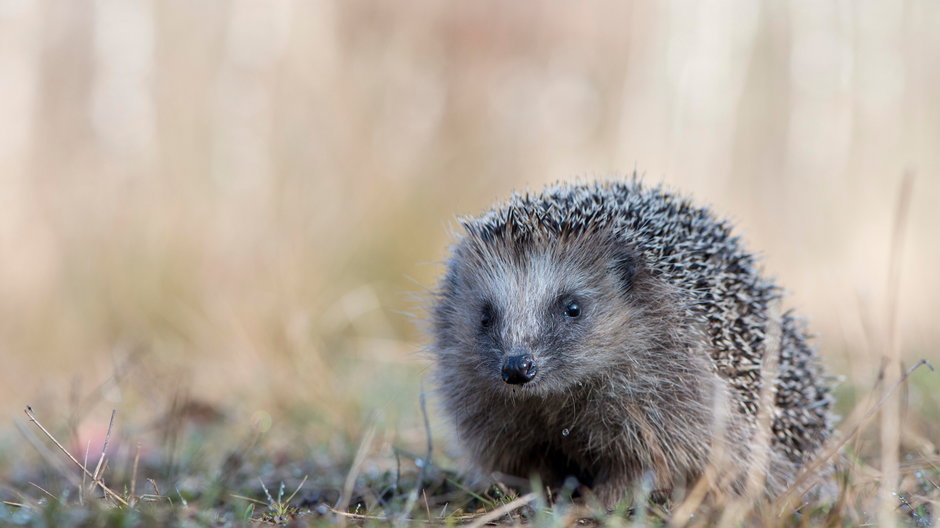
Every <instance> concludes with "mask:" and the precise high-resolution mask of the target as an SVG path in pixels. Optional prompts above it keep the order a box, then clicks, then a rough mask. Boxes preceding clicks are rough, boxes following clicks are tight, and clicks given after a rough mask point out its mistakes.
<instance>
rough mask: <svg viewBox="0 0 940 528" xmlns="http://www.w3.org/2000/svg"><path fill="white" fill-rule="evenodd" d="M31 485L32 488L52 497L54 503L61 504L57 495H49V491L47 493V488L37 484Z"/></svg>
mask: <svg viewBox="0 0 940 528" xmlns="http://www.w3.org/2000/svg"><path fill="white" fill-rule="evenodd" d="M29 485H30V486H32V487H34V488H36V489H38V490H39V491H41V492H43V493H45V494H46V495H48V496H50V497H52V500H54V501H56V502H59V498H58V497H56V496H55V495H53V494H51V493H49V492H48V491H46V490H45V488H43V487H42V486H40V485H39V484H36V483H35V482H30V483H29Z"/></svg>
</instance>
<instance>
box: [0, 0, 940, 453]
mask: <svg viewBox="0 0 940 528" xmlns="http://www.w3.org/2000/svg"><path fill="white" fill-rule="evenodd" d="M938 94H940V4H937V3H936V2H934V1H932V0H911V1H907V2H889V1H864V2H810V1H795V2H789V3H780V2H770V1H763V2H755V1H751V0H727V1H710V0H709V1H705V2H695V1H688V0H686V1H670V2H660V3H650V2H604V1H598V2H581V3H564V2H549V1H536V2H526V3H509V2H497V1H489V0H487V1H480V2H462V3H442V2H433V1H430V0H406V1H398V2H377V1H369V0H351V1H344V2H329V1H294V2H287V1H275V2H258V1H247V0H243V1H207V2H195V3H194V2H184V1H179V0H167V1H163V0H161V1H149V2H148V1H143V0H94V1H92V0H67V1H64V0H44V1H29V0H0V116H2V123H0V423H2V424H3V425H0V431H3V432H2V433H0V439H2V440H0V442H3V443H6V446H7V447H11V446H14V445H20V444H21V443H22V439H20V438H19V435H18V434H16V433H15V430H14V428H13V427H12V425H11V424H12V422H13V421H14V420H16V421H20V422H22V421H23V419H22V414H21V413H22V409H23V407H24V406H25V405H26V404H32V405H33V407H34V408H36V409H37V412H40V413H41V416H46V417H48V418H49V421H55V420H64V419H66V417H69V416H74V415H75V410H76V409H77V408H81V409H82V412H83V417H84V418H83V420H84V421H83V423H89V424H91V425H89V426H88V427H91V428H92V429H94V428H95V427H97V428H99V430H100V428H101V427H106V425H107V419H108V417H109V414H110V409H111V408H117V409H119V413H120V414H119V422H120V421H121V420H123V423H125V424H126V423H128V422H131V423H134V422H136V423H138V424H139V425H140V427H145V424H147V423H148V420H151V419H158V418H159V417H160V416H161V415H162V413H164V412H165V411H166V409H167V408H168V407H171V406H172V405H174V404H173V403H172V402H173V401H178V396H177V395H179V394H185V395H186V398H189V399H192V400H194V401H199V402H205V403H206V404H207V405H209V406H210V408H211V407H216V408H219V409H224V410H225V412H227V413H230V414H228V416H231V417H233V418H234V419H235V420H238V421H240V422H241V423H246V424H247V423H251V424H254V427H257V428H259V430H268V429H270V428H272V427H274V428H278V427H285V426H284V425H282V424H284V423H287V424H289V425H288V426H287V427H294V426H295V424H297V423H298V421H297V417H296V414H297V413H301V414H303V418H302V420H300V421H301V422H303V423H306V424H309V425H310V426H309V428H307V427H304V428H301V429H302V431H303V432H304V434H308V435H310V436H306V437H305V438H306V439H307V441H310V442H314V441H320V440H329V439H330V438H333V437H334V435H335V434H337V433H336V432H337V431H338V432H340V434H342V435H347V436H345V437H348V438H354V437H356V436H357V435H358V434H360V433H359V431H360V428H361V427H362V425H363V424H364V423H366V422H368V421H370V420H374V419H376V418H375V416H379V417H380V418H378V419H379V420H380V421H382V422H383V423H384V424H386V425H387V429H386V430H387V431H388V432H387V433H386V434H387V435H390V438H391V437H395V436H396V435H404V436H407V437H408V438H404V439H402V440H401V441H403V442H405V443H406V444H407V443H409V442H410V443H414V444H415V445H419V446H420V445H421V441H422V439H423V432H422V431H421V427H420V421H421V418H420V413H419V411H418V394H419V392H420V391H421V383H422V378H423V374H424V370H425V367H424V364H423V363H422V360H421V358H420V356H419V354H418V352H419V350H420V349H421V347H422V343H423V341H424V337H423V335H422V333H421V330H420V325H418V324H416V323H415V321H414V318H413V317H412V315H414V316H415V317H416V318H418V319H420V316H421V306H420V299H421V297H422V296H424V295H425V293H424V290H425V289H426V288H431V287H433V285H434V283H435V279H436V277H437V276H438V275H439V274H440V272H441V270H442V267H441V264H440V262H441V261H442V259H443V258H444V257H445V255H446V247H447V245H448V243H449V241H450V234H449V233H450V230H451V229H452V228H453V226H454V222H453V219H454V217H455V215H458V214H474V213H477V212H479V211H480V210H481V209H483V208H485V207H486V206H488V205H489V204H490V203H492V202H493V201H494V200H496V199H499V198H502V197H505V196H506V195H507V193H509V192H511V191H512V190H514V189H526V188H531V189H538V188H539V187H541V186H542V185H543V184H544V183H547V182H552V181H555V180H566V179H571V178H573V177H582V178H592V177H606V176H609V175H617V174H620V175H623V174H628V173H630V172H632V171H633V170H634V169H637V170H638V171H639V172H640V173H642V174H644V175H645V178H646V180H647V181H649V182H653V183H655V182H660V181H663V182H665V183H666V184H667V185H669V186H672V187H674V188H677V189H681V190H683V191H684V192H687V193H689V194H691V195H693V196H694V197H695V198H696V199H697V200H698V201H700V202H703V203H709V204H712V205H713V206H714V208H715V209H716V210H717V211H719V212H721V214H725V215H728V216H730V217H732V218H733V219H735V220H736V222H737V223H738V225H739V227H740V230H741V232H742V233H743V234H744V235H745V236H746V238H747V239H748V241H749V244H750V246H751V247H752V248H753V249H754V250H755V251H758V252H760V253H761V254H762V255H763V256H764V263H765V267H766V269H767V270H768V272H769V273H770V274H772V275H774V276H776V277H778V278H779V280H780V282H781V283H782V284H784V285H785V286H786V287H787V288H788V290H789V292H790V297H789V299H790V300H789V303H788V304H789V306H792V307H796V308H797V309H798V311H799V312H800V313H801V314H802V315H804V316H806V317H807V318H809V319H810V320H811V329H812V331H813V332H814V333H816V334H817V335H818V339H817V340H816V344H817V345H818V347H819V348H820V349H821V350H822V351H823V354H824V356H825V357H826V361H827V362H828V363H829V364H830V366H831V370H832V371H833V372H834V373H836V374H839V375H844V376H845V377H846V379H847V381H846V382H845V383H844V385H843V389H842V393H844V395H845V396H846V397H847V398H851V395H852V392H853V391H867V390H869V389H870V387H871V386H872V384H873V383H874V381H875V378H876V376H877V372H878V367H879V365H880V361H881V357H882V355H883V354H884V351H885V349H886V347H887V346H888V342H887V340H888V334H887V333H886V332H887V330H886V329H887V328H888V327H889V322H890V319H891V314H890V313H889V310H888V305H889V303H888V301H887V299H888V297H887V296H888V294H889V292H890V291H891V290H892V289H891V288H890V287H889V286H888V281H887V276H888V265H889V262H890V259H891V258H892V256H891V255H890V251H889V247H890V239H891V230H892V226H893V216H894V210H895V204H896V200H897V198H896V196H897V194H898V190H899V186H900V183H899V182H900V181H901V178H902V175H903V174H904V173H905V172H911V173H913V174H914V176H915V182H914V196H913V200H912V202H911V204H910V208H909V211H908V213H909V222H908V227H907V229H906V231H905V237H904V246H903V248H904V251H903V255H900V256H898V258H899V259H900V263H901V265H902V268H901V278H900V287H899V289H898V294H899V299H900V301H899V305H898V313H897V318H898V321H899V323H898V324H899V326H898V328H899V336H900V342H901V347H902V353H903V356H904V358H905V361H907V362H908V364H910V363H911V362H912V361H914V360H917V359H920V358H922V357H927V358H929V359H932V360H933V361H934V362H935V363H937V362H938V353H937V344H938V343H940V325H937V314H938V313H940V274H938V273H937V270H938V269H940V236H938V234H937V231H938V228H940V207H937V203H938V200H940V97H938ZM415 297H417V299H418V300H415ZM128 358H131V359H128ZM116 370H117V372H118V374H119V376H118V378H120V379H119V382H117V383H113V382H111V381H109V380H111V379H112V378H113V377H114V375H115V371H116ZM924 372H926V371H924ZM924 372H919V373H918V374H917V375H915V378H916V379H915V380H914V381H915V383H914V384H913V385H912V386H911V388H910V390H909V391H908V395H907V397H908V399H909V400H910V401H911V402H912V405H915V406H916V407H917V409H918V410H927V412H929V413H931V415H932V416H938V414H940V413H938V411H937V409H938V407H940V396H938V395H937V393H936V390H935V388H936V386H937V375H936V374H932V375H931V374H926V373H924ZM843 405H846V404H843ZM843 408H845V407H843ZM918 412H920V411H918ZM290 413H294V414H290ZM376 413H377V414H376ZM285 414H286V415H288V416H293V418H292V419H293V421H287V422H284V421H282V419H283V417H284V416H285ZM905 427H912V428H916V429H918V432H917V434H915V435H913V436H905V438H908V439H911V438H914V439H922V440H923V441H925V442H926V441H927V439H931V438H932V439H934V441H936V439H937V438H940V426H938V424H937V422H936V421H935V420H933V421H931V420H919V421H914V422H907V423H906V424H905ZM8 433H9V434H8ZM435 433H436V434H437V433H438V430H436V431H435ZM298 434H299V433H298ZM408 435H410V436H408ZM389 441H392V440H389ZM77 445H80V446H82V447H84V444H83V443H81V442H79V443H78V444H77ZM2 447H3V445H2V444H0V461H2V459H3V458H4V457H9V458H18V457H19V456H20V455H19V454H17V453H18V450H13V449H3V448H2ZM911 447H913V446H911ZM344 449H346V450H352V451H354V450H355V445H352V446H351V447H346V448H344Z"/></svg>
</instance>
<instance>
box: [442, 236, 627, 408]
mask: <svg viewBox="0 0 940 528" xmlns="http://www.w3.org/2000/svg"><path fill="white" fill-rule="evenodd" d="M618 246H620V245H618V244H611V243H610V241H608V240H603V239H598V238H591V237H587V236H585V237H581V238H569V239H565V240H562V239H559V240H555V241H552V242H550V243H546V241H544V240H540V241H538V243H526V242H520V241H518V240H490V241H486V243H484V244H481V243H479V241H477V240H475V239H471V240H469V241H465V243H464V244H463V245H462V246H459V247H458V248H457V250H456V251H457V252H456V253H455V258H454V259H453V260H452V262H451V269H450V273H449V275H448V279H447V280H445V291H444V292H443V295H442V302H441V303H440V304H439V305H438V307H437V313H436V314H435V319H436V321H435V322H436V329H437V334H438V343H437V347H436V349H437V352H438V355H439V358H438V361H446V362H448V363H450V365H449V366H448V368H447V369H446V370H447V371H448V372H453V373H454V376H459V377H460V379H461V380H462V381H464V382H466V381H468V380H473V382H474V383H475V384H476V385H477V386H478V387H485V386H489V387H491V388H493V389H494V390H497V391H504V392H510V393H514V394H518V393H519V391H523V392H524V393H532V394H539V395H547V394H551V393H556V392H561V391H565V390H568V388H569V387H571V386H572V385H576V384H580V385H583V383H584V381H585V380H587V379H589V378H596V377H597V372H598V370H599V369H604V367H605V366H610V365H611V364H612V363H613V362H622V361H624V359H625V357H624V355H623V354H622V353H620V352H621V351H620V350H617V349H616V348H612V347H611V346H610V343H611V338H612V337H613V338H614V339H617V337H618V336H621V335H623V334H624V332H627V333H629V328H630V319H631V317H632V316H634V315H636V311H635V310H633V309H632V308H631V307H630V304H631V303H630V300H629V299H630V291H631V290H632V289H633V288H634V286H635V284H634V283H635V281H636V279H637V278H638V277H639V276H640V275H639V274H638V273H637V271H638V267H637V258H636V257H635V254H634V252H632V251H629V250H626V249H624V248H622V247H618ZM625 337H626V338H628V339H629V336H625Z"/></svg>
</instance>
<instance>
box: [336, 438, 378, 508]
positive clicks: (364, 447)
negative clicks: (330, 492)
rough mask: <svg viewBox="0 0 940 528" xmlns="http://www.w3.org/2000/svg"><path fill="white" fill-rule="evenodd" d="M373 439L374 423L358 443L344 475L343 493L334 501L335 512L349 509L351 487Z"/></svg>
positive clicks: (354, 483)
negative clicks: (351, 461) (357, 447)
mask: <svg viewBox="0 0 940 528" xmlns="http://www.w3.org/2000/svg"><path fill="white" fill-rule="evenodd" d="M374 437H375V423H373V424H372V425H370V426H369V429H368V430H366V434H365V436H363V437H362V441H361V442H360V443H359V449H358V450H357V451H356V456H355V458H353V463H352V466H350V467H349V473H347V474H346V482H345V483H344V484H343V493H342V495H340V496H339V500H337V501H336V509H337V510H346V509H347V508H349V501H350V500H351V499H352V492H353V487H354V486H355V485H356V477H358V476H359V470H360V468H361V467H362V463H363V462H364V461H365V458H366V455H367V454H368V453H369V449H370V448H371V447H372V439H373V438H374Z"/></svg>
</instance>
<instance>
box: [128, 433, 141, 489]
mask: <svg viewBox="0 0 940 528" xmlns="http://www.w3.org/2000/svg"><path fill="white" fill-rule="evenodd" d="M139 464H140V442H137V452H136V453H135V454H134V469H133V470H132V471H131V494H130V497H129V499H130V501H132V502H137V500H136V497H135V494H136V493H137V466H138V465H139Z"/></svg>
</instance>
